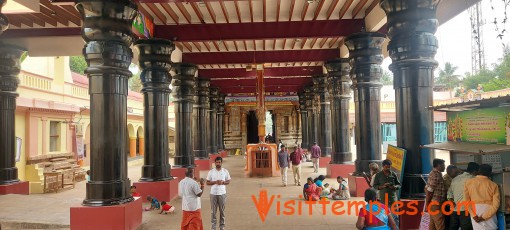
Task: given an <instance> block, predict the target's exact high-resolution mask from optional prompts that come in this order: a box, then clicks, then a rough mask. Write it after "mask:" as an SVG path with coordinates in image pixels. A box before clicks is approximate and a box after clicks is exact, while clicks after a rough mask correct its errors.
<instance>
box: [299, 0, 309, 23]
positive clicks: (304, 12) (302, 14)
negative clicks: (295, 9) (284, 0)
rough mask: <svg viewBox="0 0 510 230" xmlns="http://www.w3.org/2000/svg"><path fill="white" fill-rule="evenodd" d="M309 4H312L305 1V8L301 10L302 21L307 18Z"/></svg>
mask: <svg viewBox="0 0 510 230" xmlns="http://www.w3.org/2000/svg"><path fill="white" fill-rule="evenodd" d="M308 6H310V3H308V2H305V5H304V6H303V10H302V11H301V21H304V20H305V17H306V12H307V11H308Z"/></svg>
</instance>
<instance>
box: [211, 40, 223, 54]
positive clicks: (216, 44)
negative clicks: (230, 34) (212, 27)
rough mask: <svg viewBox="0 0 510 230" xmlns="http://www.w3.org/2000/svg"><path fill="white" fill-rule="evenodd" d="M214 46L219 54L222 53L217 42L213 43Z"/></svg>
mask: <svg viewBox="0 0 510 230" xmlns="http://www.w3.org/2000/svg"><path fill="white" fill-rule="evenodd" d="M213 45H214V47H216V50H218V52H219V51H221V50H220V46H219V45H218V42H217V41H213Z"/></svg>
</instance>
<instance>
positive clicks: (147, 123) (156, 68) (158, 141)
mask: <svg viewBox="0 0 510 230" xmlns="http://www.w3.org/2000/svg"><path fill="white" fill-rule="evenodd" d="M135 46H136V48H138V50H139V51H140V52H139V53H140V56H139V66H140V67H141V68H142V74H141V77H140V78H141V80H142V83H143V88H142V93H143V95H144V97H143V102H144V122H143V123H144V127H145V129H144V138H143V139H140V145H142V144H143V148H144V150H145V153H144V154H143V155H144V165H143V166H142V177H141V178H140V181H164V180H171V179H172V177H171V176H170V169H171V167H170V164H169V163H168V104H169V99H170V97H169V96H170V92H171V90H170V87H169V86H170V83H171V81H172V77H171V76H170V68H171V66H170V65H171V63H172V61H171V54H172V51H173V50H174V49H175V46H174V44H173V43H172V42H171V41H169V40H164V39H142V40H138V41H137V42H136V43H135ZM142 140H146V142H147V143H146V144H145V143H143V142H142ZM140 152H141V153H142V150H140Z"/></svg>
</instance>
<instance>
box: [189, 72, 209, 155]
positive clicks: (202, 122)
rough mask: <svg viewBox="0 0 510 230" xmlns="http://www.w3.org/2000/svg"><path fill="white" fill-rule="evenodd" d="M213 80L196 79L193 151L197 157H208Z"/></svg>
mask: <svg viewBox="0 0 510 230" xmlns="http://www.w3.org/2000/svg"><path fill="white" fill-rule="evenodd" d="M210 83H211V81H210V80H209V79H205V78H199V79H198V80H197V81H196V85H197V94H196V96H195V101H196V103H195V106H194V110H195V111H194V114H195V117H194V120H193V133H194V135H193V137H194V138H193V143H194V144H193V149H194V150H193V152H194V155H195V158H196V159H208V158H209V152H208V150H207V143H208V142H207V139H208V138H209V135H208V134H209V133H210V130H209V129H210V127H209V86H210Z"/></svg>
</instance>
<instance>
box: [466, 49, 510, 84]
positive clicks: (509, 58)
mask: <svg viewBox="0 0 510 230" xmlns="http://www.w3.org/2000/svg"><path fill="white" fill-rule="evenodd" d="M500 61H501V62H500V63H499V64H495V65H493V70H488V69H483V70H481V71H480V72H479V73H477V74H473V75H467V76H466V78H465V79H464V80H463V85H464V87H465V88H466V89H475V88H476V87H477V85H478V84H481V85H482V86H483V90H484V91H494V90H500V89H506V88H510V53H509V52H504V57H503V58H501V59H500Z"/></svg>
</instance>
